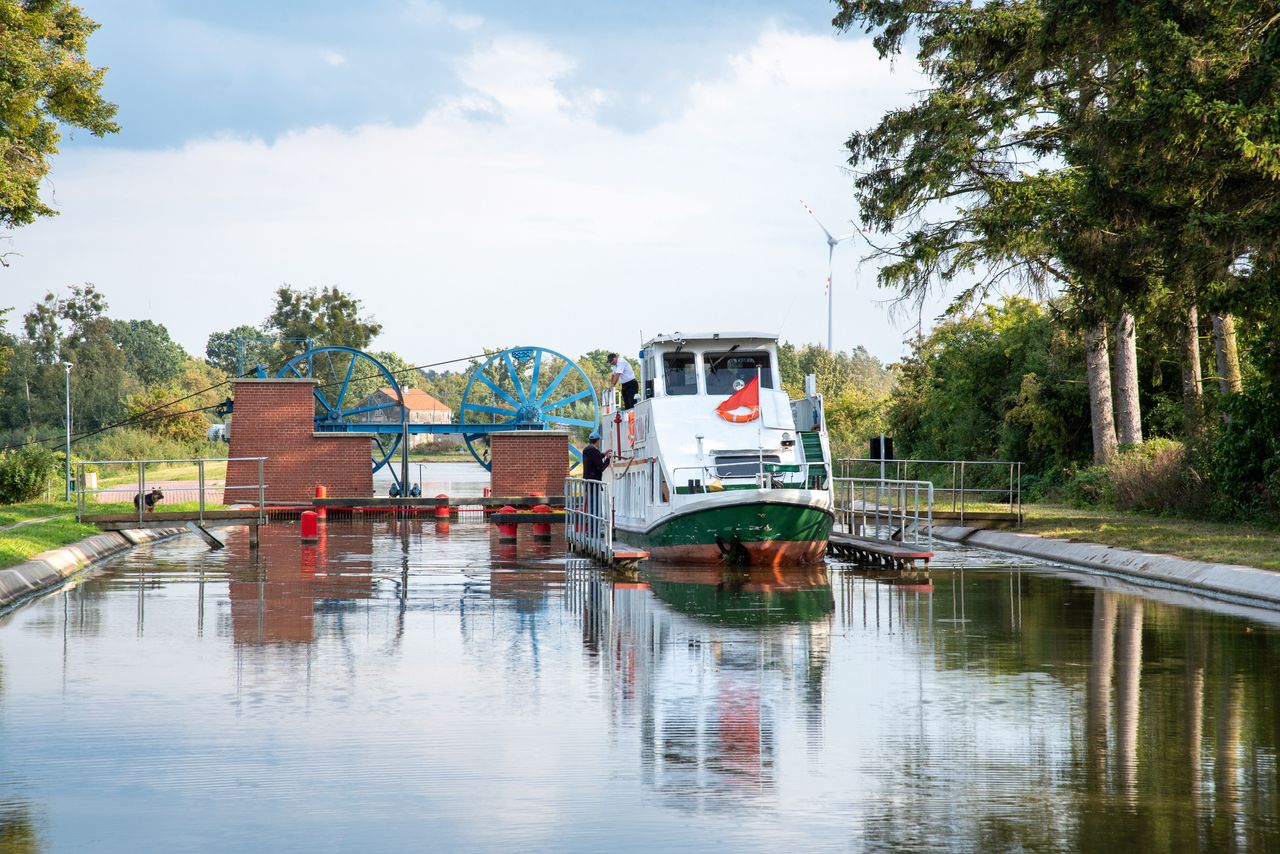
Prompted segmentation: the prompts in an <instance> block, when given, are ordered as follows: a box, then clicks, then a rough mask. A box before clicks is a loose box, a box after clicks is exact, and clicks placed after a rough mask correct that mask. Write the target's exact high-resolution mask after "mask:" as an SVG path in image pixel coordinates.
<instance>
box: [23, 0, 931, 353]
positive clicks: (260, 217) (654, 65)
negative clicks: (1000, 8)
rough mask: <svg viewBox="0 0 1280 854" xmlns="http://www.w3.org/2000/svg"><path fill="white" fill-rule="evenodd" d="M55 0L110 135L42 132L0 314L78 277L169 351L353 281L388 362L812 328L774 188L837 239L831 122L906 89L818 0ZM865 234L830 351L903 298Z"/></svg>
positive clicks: (781, 201) (813, 235) (841, 176)
mask: <svg viewBox="0 0 1280 854" xmlns="http://www.w3.org/2000/svg"><path fill="white" fill-rule="evenodd" d="M81 5H82V6H83V8H84V9H85V11H86V12H87V13H88V14H89V15H90V16H91V17H92V18H94V19H95V20H97V21H98V22H99V23H100V24H101V25H102V28H101V30H99V31H98V33H97V34H95V35H94V37H93V39H92V40H91V42H90V59H91V60H92V61H93V62H94V63H95V64H98V65H104V66H107V67H109V71H108V73H107V77H106V81H107V82H106V87H105V92H106V95H107V97H108V98H110V99H111V100H112V101H114V102H116V103H117V104H119V105H120V115H119V121H120V124H121V126H122V131H121V133H119V134H118V135H115V136H113V137H110V138H106V139H97V138H95V137H93V136H91V135H89V134H87V133H83V132H79V133H75V132H68V134H67V135H66V137H65V138H64V142H63V146H62V152H61V153H60V154H59V155H58V156H57V157H56V158H55V160H54V162H53V169H52V172H51V175H50V178H49V181H48V182H47V183H46V186H45V188H44V196H45V198H46V199H47V200H49V201H50V203H51V204H53V205H54V206H55V207H56V208H57V210H59V211H60V215H59V216H57V217H53V218H49V219H46V220H42V221H41V222H39V223H37V224H35V225H32V226H28V227H25V228H22V229H19V230H17V231H15V232H14V233H13V234H12V235H11V239H10V241H9V250H10V251H11V252H13V253H15V254H14V255H12V256H10V257H9V259H8V260H9V263H10V266H9V268H8V269H5V270H0V307H2V306H6V305H12V306H15V307H16V308H17V312H18V313H21V312H22V311H25V310H26V309H27V308H28V307H29V306H30V304H31V303H33V302H34V301H36V300H38V299H39V298H40V297H41V296H42V295H43V294H44V293H45V292H46V291H49V290H54V291H62V290H64V289H65V288H66V287H67V286H69V285H73V284H80V283H84V282H92V283H94V284H95V285H97V287H98V288H99V289H100V290H101V291H103V292H104V293H105V294H106V296H107V299H108V301H109V303H110V314H111V315H112V316H113V317H124V318H150V319H153V320H156V321H158V322H161V323H163V324H165V325H166V326H167V327H168V328H169V329H170V331H171V332H172V334H173V335H174V337H175V338H176V339H177V340H178V341H179V342H180V343H182V344H183V345H184V346H185V347H186V348H187V349H188V350H189V351H191V352H193V353H196V354H202V353H203V351H204V345H205V341H206V339H207V337H208V335H209V334H210V333H211V332H215V331H220V330H225V329H228V328H231V327H233V326H236V325H239V324H242V323H251V324H252V323H260V322H261V321H262V320H263V318H265V317H266V315H267V314H268V312H269V311H270V309H271V306H272V303H273V294H274V291H275V289H276V288H278V287H279V286H280V285H282V284H289V285H292V286H294V287H299V288H306V287H313V286H324V285H337V286H339V287H340V288H342V289H343V290H344V291H347V292H349V293H351V294H353V295H355V296H356V297H358V298H359V299H361V300H362V301H363V303H364V307H365V310H366V312H367V313H368V314H371V315H372V316H373V317H374V318H375V319H376V320H377V321H378V322H380V323H381V324H382V325H383V332H382V335H381V336H380V337H379V338H378V340H377V341H375V343H374V345H373V347H372V349H379V350H382V349H388V350H395V351H396V352H398V353H400V354H401V355H402V356H403V357H405V358H406V359H408V360H410V362H412V363H416V364H425V363H428V362H433V361H438V360H444V359H449V358H455V357H460V356H466V355H470V354H473V353H478V352H480V351H481V350H482V349H483V348H484V347H508V346H517V345H538V346H543V347H547V348H550V349H553V350H558V351H561V352H565V353H568V354H573V355H576V354H578V353H581V352H585V351H586V350H589V349H594V348H597V347H601V348H607V349H615V350H619V351H621V352H624V353H626V352H634V351H636V350H637V349H638V348H639V346H640V344H641V343H642V341H643V340H644V338H647V337H650V336H652V335H654V334H657V333H660V332H674V331H678V330H679V331H704V330H707V331H718V330H741V329H750V330H760V331H767V332H779V333H781V335H782V337H783V338H785V339H787V340H790V341H792V342H795V343H805V342H811V341H812V342H825V339H826V330H827V299H826V295H825V280H826V273H827V270H826V264H827V247H826V243H825V238H824V236H823V234H822V232H821V231H820V230H819V228H818V227H817V225H816V224H815V223H814V222H813V221H812V219H810V218H809V215H808V214H807V213H806V212H805V210H804V208H803V207H802V206H801V204H800V200H801V199H804V200H805V201H807V202H808V203H809V204H810V205H811V206H812V207H813V209H814V211H815V212H816V213H817V215H818V217H820V218H821V219H822V220H823V221H824V222H825V224H826V225H827V227H828V228H829V229H830V230H831V231H833V232H836V233H837V234H843V233H850V232H857V231H858V227H857V225H856V223H855V222H854V217H855V213H856V211H855V201H854V197H853V190H852V178H851V176H850V175H849V174H848V172H847V171H846V168H845V157H846V153H845V151H844V148H843V145H844V142H845V140H846V139H847V138H848V136H849V134H850V133H852V132H853V131H855V130H859V129H865V128H869V127H871V126H873V125H874V124H875V122H876V121H877V120H878V119H879V117H880V116H881V115H882V114H883V113H884V112H885V111H886V110H888V109H891V108H894V107H897V106H902V105H905V104H907V103H909V102H910V100H911V98H912V94H913V92H916V91H918V90H919V89H921V88H922V86H923V81H922V78H921V77H920V76H919V75H918V73H917V71H916V68H915V66H914V65H913V63H912V62H910V61H909V60H907V59H899V60H898V61H897V62H896V63H890V62H888V61H883V60H880V59H879V58H878V57H877V56H876V54H875V51H874V50H873V48H872V47H871V44H870V41H869V40H868V39H867V38H866V37H865V36H863V35H861V34H858V33H845V34H840V33H836V32H835V31H834V30H833V29H832V27H831V25H830V21H831V17H832V15H833V14H834V11H835V7H834V5H832V4H830V3H828V2H824V0H778V2H774V3H768V4H766V3H761V2H755V0H735V2H729V0H700V2H698V3H684V2H680V3H677V2H667V0H656V2H648V3H643V4H623V3H616V4H615V3H599V2H598V1H597V2H585V0H582V2H579V0H563V2H546V3H536V4H534V3H528V2H514V0H491V2H486V3H483V4H466V3H461V2H459V3H454V4H445V3H443V2H436V0H367V2H363V3H359V4H354V3H350V2H349V0H342V2H338V0H273V2H271V3H262V2H249V0H220V1H219V2H218V3H207V2H203V3H198V2H194V0H81ZM867 251H868V249H867V244H866V243H865V242H864V241H863V240H862V239H861V238H855V240H854V241H853V242H851V243H847V244H842V245H841V246H840V247H839V248H838V249H837V251H836V260H835V268H834V276H833V280H834V297H835V314H834V316H835V346H836V347H837V348H840V349H849V348H852V347H855V346H858V345H862V346H865V347H866V348H867V349H868V350H870V351H871V352H872V353H873V354H874V355H876V356H878V357H880V358H882V359H884V360H886V361H892V360H895V359H897V358H899V357H900V356H901V355H903V354H904V353H905V351H906V347H905V345H904V343H903V342H904V339H906V338H907V337H909V336H910V335H912V334H913V328H914V324H915V322H916V319H917V317H916V316H915V315H913V314H906V315H903V314H901V313H899V312H893V311H891V310H890V307H889V305H888V302H889V300H890V299H891V298H892V296H893V294H892V293H891V292H889V291H884V290H880V289H877V288H876V286H875V268H874V266H873V265H872V264H871V263H860V259H861V258H862V257H863V256H864V255H866V253H867ZM932 313H935V314H936V313H937V312H932ZM929 314H930V312H929V311H928V310H927V311H926V313H925V316H924V320H925V321H926V323H927V322H928V320H929Z"/></svg>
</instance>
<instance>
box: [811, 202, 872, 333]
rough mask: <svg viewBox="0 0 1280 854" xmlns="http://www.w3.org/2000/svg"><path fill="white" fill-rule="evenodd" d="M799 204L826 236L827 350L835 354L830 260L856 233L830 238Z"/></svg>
mask: <svg viewBox="0 0 1280 854" xmlns="http://www.w3.org/2000/svg"><path fill="white" fill-rule="evenodd" d="M800 204H802V205H804V209H805V210H807V211H808V212H809V216H811V217H813V221H814V222H816V223H817V224H818V228H820V229H822V233H823V234H825V235H826V236H827V350H828V351H831V352H835V351H834V348H833V347H832V343H833V340H832V336H831V307H832V303H833V299H832V293H831V290H832V288H831V259H832V257H833V256H834V255H835V254H836V244H837V243H844V242H845V241H846V240H852V239H853V238H855V237H857V236H858V234H857V232H854V233H853V234H845V235H843V236H841V237H832V236H831V232H829V231H827V227H826V226H825V225H823V224H822V220H820V219H818V215H817V214H816V213H814V212H813V208H811V207H809V206H808V205H807V204H805V201H804V199H801V200H800Z"/></svg>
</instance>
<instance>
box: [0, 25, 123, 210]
mask: <svg viewBox="0 0 1280 854" xmlns="http://www.w3.org/2000/svg"><path fill="white" fill-rule="evenodd" d="M97 28H98V25H97V24H96V23H95V22H93V21H92V20H90V19H89V18H87V17H86V16H85V15H84V13H83V12H81V11H80V9H79V8H78V7H77V6H76V5H75V4H73V3H70V2H67V0H39V2H34V0H0V32H3V34H4V37H3V39H0V69H2V70H3V73H0V148H2V150H3V154H4V156H3V157H0V227H10V228H12V227H14V226H20V225H27V224H29V223H31V222H33V221H34V220H35V219H36V218H37V217H42V216H52V215H53V214H55V213H56V211H54V210H53V209H52V208H51V207H49V206H48V205H46V204H45V203H44V202H42V201H41V200H40V194H39V191H40V182H41V181H42V180H44V177H45V175H46V174H48V172H49V157H50V156H51V155H53V154H56V153H57V151H58V142H59V140H60V139H61V133H60V130H59V127H60V126H66V127H78V128H84V129H85V130H87V131H89V132H90V133H92V134H93V135H94V136H104V135H105V134H108V133H115V132H116V131H117V130H119V127H118V126H117V125H116V123H115V122H114V121H113V118H114V117H115V114H116V107H115V105H114V104H112V103H109V102H108V101H106V100H105V99H103V97H102V94H101V90H102V81H103V77H104V76H105V74H106V69H105V68H95V67H94V66H93V65H92V64H91V63H90V62H89V60H88V59H87V58H86V56H85V51H86V49H87V47H88V41H89V36H90V35H92V33H93V32H94V30H96V29H97Z"/></svg>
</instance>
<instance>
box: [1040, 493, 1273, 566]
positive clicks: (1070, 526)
mask: <svg viewBox="0 0 1280 854" xmlns="http://www.w3.org/2000/svg"><path fill="white" fill-rule="evenodd" d="M1023 510H1024V516H1023V523H1022V530H1023V531H1024V532H1026V533H1031V534H1041V535H1043V536H1046V537H1057V538H1059V539H1064V540H1075V541H1078V542H1087V543H1099V544H1101V545H1105V546H1120V547H1122V548H1127V549H1137V550H1139V551H1146V552H1156V553H1158V554H1168V555H1176V556H1177V557H1183V558H1188V559H1190V560H1203V561H1209V562H1212V563H1235V564H1242V565H1244V566H1256V567H1259V568H1261V569H1280V530H1277V529H1275V528H1270V527H1265V526H1254V525H1245V524H1241V523H1227V522H1203V521H1199V520H1194V519H1176V518H1168V517H1163V516H1147V515H1143V514H1140V513H1126V512H1124V511H1121V510H1097V509H1088V510H1082V509H1080V508H1077V507H1067V506H1064V505H1060V504H1027V505H1024V507H1023Z"/></svg>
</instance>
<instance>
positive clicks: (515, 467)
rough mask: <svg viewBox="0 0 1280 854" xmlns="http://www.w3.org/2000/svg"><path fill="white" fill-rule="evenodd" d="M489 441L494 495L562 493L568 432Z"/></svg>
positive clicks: (523, 434)
mask: <svg viewBox="0 0 1280 854" xmlns="http://www.w3.org/2000/svg"><path fill="white" fill-rule="evenodd" d="M232 435H233V436H234V435H235V433H234V432H233V433H232ZM489 441H490V443H491V444H490V446H489V454H490V460H491V462H492V465H493V468H492V470H491V472H490V473H491V475H492V487H493V494H494V495H495V496H498V497H501V498H521V497H524V496H527V495H533V494H534V493H537V492H541V493H542V494H543V495H546V496H553V495H563V494H564V479H565V478H566V477H568V476H569V435H568V434H567V433H561V432H554V431H537V432H534V431H528V432H517V433H494V434H492V435H491V436H490V437H489Z"/></svg>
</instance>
